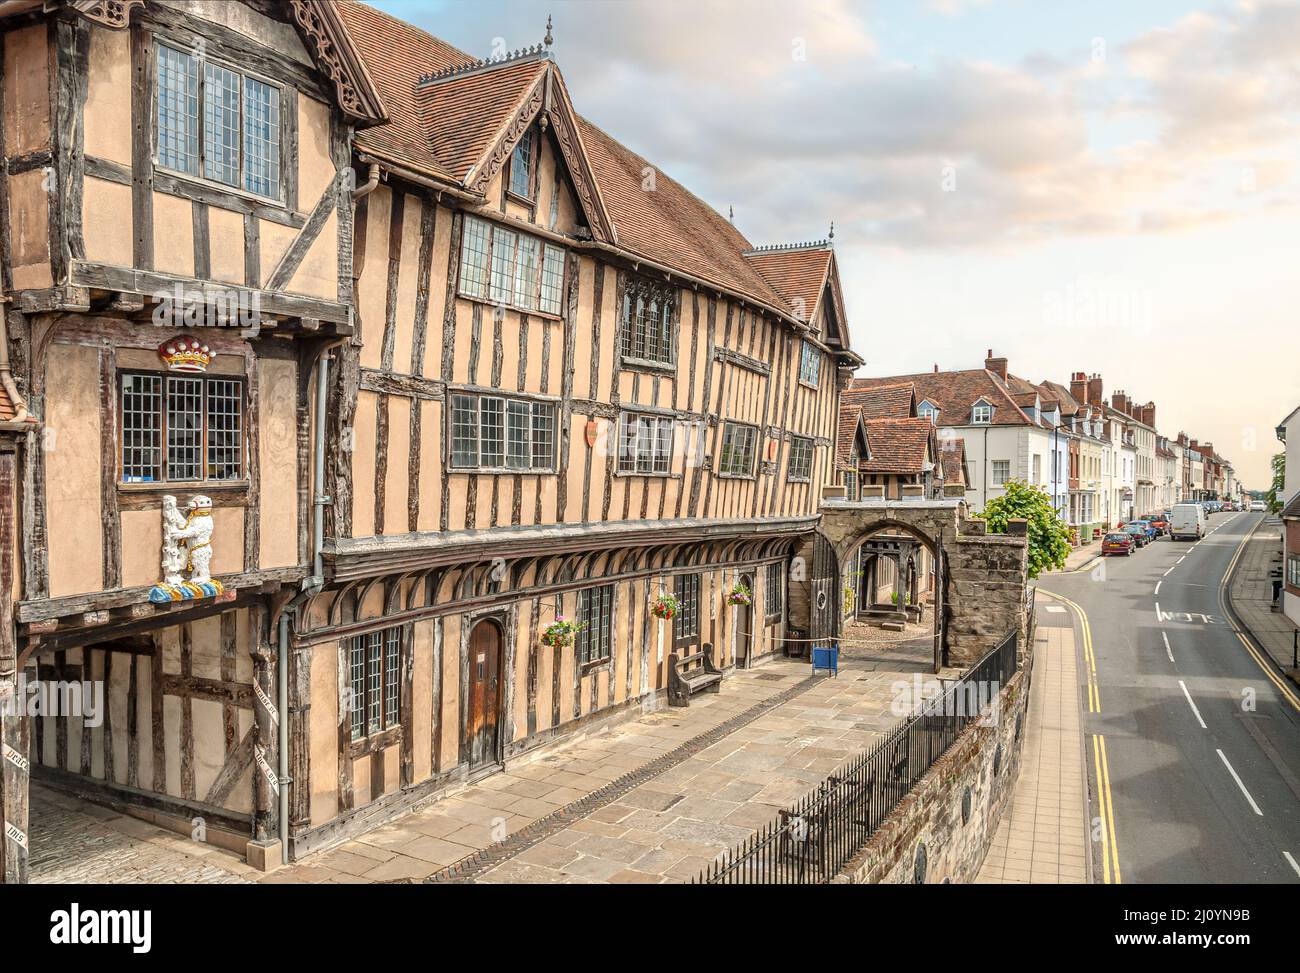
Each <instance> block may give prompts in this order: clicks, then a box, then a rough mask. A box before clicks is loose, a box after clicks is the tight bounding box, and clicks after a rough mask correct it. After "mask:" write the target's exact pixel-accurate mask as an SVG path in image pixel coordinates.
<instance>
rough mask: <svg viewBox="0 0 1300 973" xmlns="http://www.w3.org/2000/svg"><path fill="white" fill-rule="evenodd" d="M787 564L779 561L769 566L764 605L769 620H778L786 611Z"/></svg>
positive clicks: (764, 590)
mask: <svg viewBox="0 0 1300 973" xmlns="http://www.w3.org/2000/svg"><path fill="white" fill-rule="evenodd" d="M784 568H785V564H784V563H783V562H781V561H777V562H775V563H773V564H769V565H768V566H767V577H766V578H764V584H763V592H764V595H763V605H764V611H765V614H766V617H767V620H768V621H769V622H772V621H776V620H778V619H779V618H780V617H781V614H782V613H783V612H784V611H785V570H784Z"/></svg>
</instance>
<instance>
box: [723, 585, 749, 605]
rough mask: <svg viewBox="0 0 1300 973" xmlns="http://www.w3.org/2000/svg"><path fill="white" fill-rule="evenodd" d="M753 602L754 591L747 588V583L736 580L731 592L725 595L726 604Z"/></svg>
mask: <svg viewBox="0 0 1300 973" xmlns="http://www.w3.org/2000/svg"><path fill="white" fill-rule="evenodd" d="M753 603H754V593H753V592H752V591H750V590H749V585H745V584H741V583H739V582H737V583H736V584H735V585H734V586H733V587H732V589H731V594H729V595H727V604H728V605H740V606H742V607H743V606H745V605H752V604H753Z"/></svg>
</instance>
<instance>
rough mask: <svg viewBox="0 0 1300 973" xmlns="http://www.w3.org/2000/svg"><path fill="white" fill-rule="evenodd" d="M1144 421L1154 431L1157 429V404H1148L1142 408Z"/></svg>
mask: <svg viewBox="0 0 1300 973" xmlns="http://www.w3.org/2000/svg"><path fill="white" fill-rule="evenodd" d="M1142 421H1143V422H1145V423H1146V424H1147V425H1148V426H1150V427H1151V428H1152V429H1154V428H1155V427H1156V404H1155V403H1154V402H1148V403H1147V404H1146V405H1144V406H1143V407H1142Z"/></svg>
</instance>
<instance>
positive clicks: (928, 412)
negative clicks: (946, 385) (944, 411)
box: [916, 400, 939, 425]
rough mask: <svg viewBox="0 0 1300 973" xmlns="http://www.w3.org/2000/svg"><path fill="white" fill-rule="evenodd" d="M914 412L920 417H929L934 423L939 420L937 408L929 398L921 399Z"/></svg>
mask: <svg viewBox="0 0 1300 973" xmlns="http://www.w3.org/2000/svg"><path fill="white" fill-rule="evenodd" d="M916 414H917V415H918V416H919V417H920V418H922V419H929V420H930V421H931V422H933V423H935V424H936V425H937V424H938V422H939V410H938V409H937V408H935V407H934V405H932V404H931V403H930V402H929V400H926V401H923V402H922V403H921V404H920V405H918V406H917V407H916Z"/></svg>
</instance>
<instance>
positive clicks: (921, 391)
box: [853, 368, 1035, 426]
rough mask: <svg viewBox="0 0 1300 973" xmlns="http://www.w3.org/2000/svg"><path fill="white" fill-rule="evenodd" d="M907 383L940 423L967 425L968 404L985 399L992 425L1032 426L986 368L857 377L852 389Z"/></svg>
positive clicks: (1001, 383) (1003, 385)
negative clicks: (991, 407) (932, 411)
mask: <svg viewBox="0 0 1300 973" xmlns="http://www.w3.org/2000/svg"><path fill="white" fill-rule="evenodd" d="M900 383H909V384H911V385H912V386H914V387H915V389H916V399H917V401H918V402H921V401H928V402H930V403H931V404H933V405H934V406H935V407H936V408H938V410H939V419H938V423H939V425H941V426H964V425H969V424H970V418H971V406H973V405H974V404H975V403H976V402H978V401H979V400H980V399H984V400H985V401H986V402H988V403H989V404H990V405H991V406H993V420H992V422H991V423H990V424H991V425H994V426H1032V425H1034V424H1035V423H1034V422H1032V421H1031V420H1030V418H1029V417H1028V416H1026V415H1025V414H1024V413H1023V412H1022V411H1020V407H1019V406H1018V405H1016V403H1015V401H1014V400H1013V399H1012V398H1011V393H1010V391H1009V390H1008V389H1007V386H1006V384H1005V383H1003V381H1002V379H1000V378H999V377H998V376H997V375H995V374H994V373H993V372H990V371H989V370H988V369H986V368H972V369H968V370H966V371H956V372H921V373H919V374H916V375H892V376H889V377H886V378H857V379H854V380H853V388H854V389H855V390H857V389H870V388H879V387H881V386H883V385H898V384H900Z"/></svg>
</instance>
